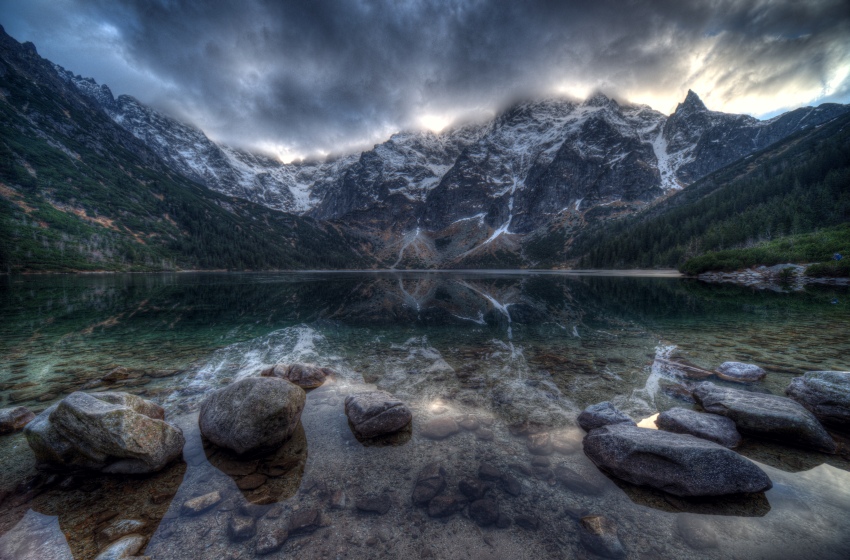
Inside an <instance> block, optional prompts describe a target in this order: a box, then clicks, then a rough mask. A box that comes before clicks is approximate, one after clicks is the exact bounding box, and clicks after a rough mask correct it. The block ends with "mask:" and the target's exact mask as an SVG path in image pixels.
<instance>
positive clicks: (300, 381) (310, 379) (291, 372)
mask: <svg viewBox="0 0 850 560" xmlns="http://www.w3.org/2000/svg"><path fill="white" fill-rule="evenodd" d="M335 373H336V372H334V370H332V369H330V368H324V367H319V366H317V365H316V364H303V363H294V364H277V365H275V366H273V367H270V368H267V369H264V370H263V371H262V372H260V376H261V377H279V378H281V379H286V380H287V381H289V382H290V383H293V384H295V385H298V386H299V387H301V388H302V389H316V388H317V387H321V386H322V384H323V383H324V382H325V379H326V378H328V377H333V376H335Z"/></svg>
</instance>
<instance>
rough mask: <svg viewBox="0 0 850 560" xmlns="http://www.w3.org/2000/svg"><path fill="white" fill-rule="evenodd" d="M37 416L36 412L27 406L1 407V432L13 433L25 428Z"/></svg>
mask: <svg viewBox="0 0 850 560" xmlns="http://www.w3.org/2000/svg"><path fill="white" fill-rule="evenodd" d="M34 418H35V414H33V412H32V411H31V410H30V409H28V408H27V407H25V406H16V407H13V408H2V409H0V434H11V433H14V432H17V431H18V430H21V429H23V427H24V426H26V425H27V424H29V423H30V422H31V421H32V420H33V419H34Z"/></svg>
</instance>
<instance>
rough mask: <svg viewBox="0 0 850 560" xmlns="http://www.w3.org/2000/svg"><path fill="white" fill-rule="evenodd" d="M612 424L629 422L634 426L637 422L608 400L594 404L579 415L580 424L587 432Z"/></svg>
mask: <svg viewBox="0 0 850 560" xmlns="http://www.w3.org/2000/svg"><path fill="white" fill-rule="evenodd" d="M610 424H629V425H632V426H634V425H635V422H634V420H632V419H631V418H629V417H628V416H626V415H625V414H623V413H622V412H620V411H619V410H617V408H616V407H615V406H614V405H612V404H611V403H609V402H608V401H605V402H601V403H597V404H592V405H590V406H588V407H587V408H585V409H584V411H583V412H582V413H581V414H579V415H578V425H579V426H581V427H582V429H583V430H584V431H586V432H589V431H590V430H593V429H596V428H601V427H602V426H608V425H610Z"/></svg>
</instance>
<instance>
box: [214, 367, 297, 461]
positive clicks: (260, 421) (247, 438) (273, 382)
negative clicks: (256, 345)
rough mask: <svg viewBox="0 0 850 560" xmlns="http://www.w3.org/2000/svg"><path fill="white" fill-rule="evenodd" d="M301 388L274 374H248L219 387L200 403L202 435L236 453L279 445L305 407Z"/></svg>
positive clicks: (291, 431)
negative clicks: (265, 375) (246, 376)
mask: <svg viewBox="0 0 850 560" xmlns="http://www.w3.org/2000/svg"><path fill="white" fill-rule="evenodd" d="M305 400H306V394H305V393H304V389H302V388H300V387H297V386H296V385H293V384H292V383H290V382H289V381H286V380H284V379H279V378H276V377H248V378H246V379H240V380H239V381H236V382H235V383H232V384H231V385H228V386H227V387H224V388H223V389H219V390H218V391H216V392H214V393H213V394H212V395H210V396H209V397H207V399H206V400H205V401H204V402H203V403H202V404H201V413H200V416H199V418H198V424H199V426H200V428H201V434H203V436H204V437H206V438H207V439H209V440H210V441H211V442H212V443H214V444H216V445H218V446H219V447H224V448H226V449H230V450H231V451H234V452H236V453H238V454H244V453H252V452H260V451H263V450H269V449H273V448H276V447H279V446H280V445H281V444H282V443H284V442H285V441H286V440H288V439H289V438H290V437H291V436H292V434H293V432H294V431H295V428H296V427H297V426H298V422H299V421H300V420H301V411H302V410H303V409H304V403H305Z"/></svg>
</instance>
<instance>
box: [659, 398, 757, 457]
mask: <svg viewBox="0 0 850 560" xmlns="http://www.w3.org/2000/svg"><path fill="white" fill-rule="evenodd" d="M655 425H656V426H658V427H659V428H660V429H662V430H664V431H666V432H673V433H676V434H690V435H692V436H695V437H698V438H702V439H707V440H709V441H713V442H714V443H719V444H720V445H722V446H723V447H728V448H730V449H731V448H734V447H738V446H739V445H740V444H741V434H739V433H738V430H737V429H736V428H735V422H733V421H732V420H730V419H729V418H726V417H724V416H718V415H717V414H710V413H700V412H696V411H695V410H688V409H685V408H671V409H670V410H668V411H666V412H662V413H661V414H659V415H658V418H657V419H656V420H655Z"/></svg>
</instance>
